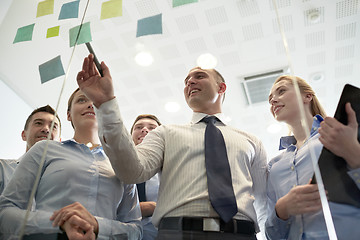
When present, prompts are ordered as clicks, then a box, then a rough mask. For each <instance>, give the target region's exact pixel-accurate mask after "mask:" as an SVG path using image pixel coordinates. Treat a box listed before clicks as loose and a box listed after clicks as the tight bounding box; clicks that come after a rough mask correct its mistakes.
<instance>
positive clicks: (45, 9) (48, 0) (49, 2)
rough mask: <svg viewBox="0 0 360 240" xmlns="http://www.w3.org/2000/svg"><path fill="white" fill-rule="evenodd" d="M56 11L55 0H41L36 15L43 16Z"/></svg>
mask: <svg viewBox="0 0 360 240" xmlns="http://www.w3.org/2000/svg"><path fill="white" fill-rule="evenodd" d="M53 13H54V0H45V1H43V2H39V4H38V7H37V12H36V17H41V16H45V15H49V14H53Z"/></svg>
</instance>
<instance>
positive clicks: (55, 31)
mask: <svg viewBox="0 0 360 240" xmlns="http://www.w3.org/2000/svg"><path fill="white" fill-rule="evenodd" d="M59 30H60V26H56V27H52V28H48V30H47V33H46V38H51V37H56V36H59Z"/></svg>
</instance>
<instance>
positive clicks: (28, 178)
mask: <svg viewBox="0 0 360 240" xmlns="http://www.w3.org/2000/svg"><path fill="white" fill-rule="evenodd" d="M37 152H41V150H40V149H39V148H38V146H33V147H32V148H31V149H30V150H29V151H28V152H27V153H26V154H25V155H24V156H23V158H22V160H21V161H20V164H19V165H18V166H17V168H16V170H15V172H14V175H13V177H12V178H11V180H10V182H9V183H8V184H7V186H6V187H5V190H4V192H3V195H1V196H0V222H1V224H0V233H1V234H3V236H2V237H3V238H1V237H0V238H1V239H7V237H9V236H11V235H13V234H19V232H20V229H21V227H22V225H23V222H24V219H25V214H26V208H27V204H28V202H29V199H30V195H31V190H32V188H33V186H34V183H35V178H36V174H37V172H38V168H39V162H40V159H41V154H37ZM51 215H52V211H51V212H48V211H30V212H29V217H28V220H27V221H26V224H25V234H32V233H56V232H60V230H59V228H58V227H53V226H52V222H51V221H50V220H49V218H50V216H51Z"/></svg>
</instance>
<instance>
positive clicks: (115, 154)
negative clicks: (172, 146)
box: [95, 98, 164, 183]
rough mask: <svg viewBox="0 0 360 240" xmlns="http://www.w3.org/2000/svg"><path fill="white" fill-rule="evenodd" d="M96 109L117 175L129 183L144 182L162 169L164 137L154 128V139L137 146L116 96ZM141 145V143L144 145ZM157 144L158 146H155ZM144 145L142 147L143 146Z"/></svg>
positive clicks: (102, 135)
mask: <svg viewBox="0 0 360 240" xmlns="http://www.w3.org/2000/svg"><path fill="white" fill-rule="evenodd" d="M95 113H96V116H97V118H98V123H99V137H100V141H101V143H102V146H103V149H104V151H105V153H106V155H107V156H108V157H109V159H110V162H111V165H112V167H113V168H114V171H115V174H116V176H117V177H118V178H119V179H120V180H121V181H123V182H125V183H141V182H145V181H146V180H148V179H150V178H151V177H152V176H154V175H155V174H156V173H157V172H159V170H160V168H161V165H162V161H163V158H162V156H163V148H164V147H163V146H164V144H163V139H161V138H160V137H159V136H160V135H158V134H155V133H153V132H154V131H155V130H156V129H155V130H153V131H151V132H150V133H149V134H148V135H152V137H153V140H152V141H154V142H152V141H151V142H152V143H149V142H150V141H145V140H146V139H147V138H149V137H150V136H146V138H145V140H144V141H143V143H142V144H139V145H138V146H139V147H137V149H138V151H137V149H136V148H135V145H134V142H133V140H132V138H131V136H130V134H129V132H128V131H127V129H126V128H125V126H124V123H123V120H122V118H121V116H120V111H119V107H118V104H117V100H116V98H114V99H112V100H110V101H108V102H105V103H103V104H101V106H100V107H99V108H98V109H97V108H95ZM140 145H141V146H140ZM154 146H156V148H154ZM139 149H142V150H139Z"/></svg>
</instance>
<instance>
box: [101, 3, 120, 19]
mask: <svg viewBox="0 0 360 240" xmlns="http://www.w3.org/2000/svg"><path fill="white" fill-rule="evenodd" d="M119 16H122V0H110V1H107V2H103V3H102V4H101V16H100V19H101V20H103V19H107V18H113V17H119Z"/></svg>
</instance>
